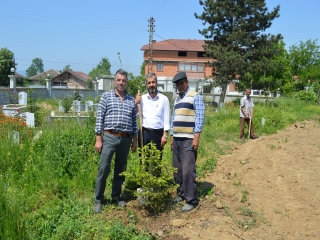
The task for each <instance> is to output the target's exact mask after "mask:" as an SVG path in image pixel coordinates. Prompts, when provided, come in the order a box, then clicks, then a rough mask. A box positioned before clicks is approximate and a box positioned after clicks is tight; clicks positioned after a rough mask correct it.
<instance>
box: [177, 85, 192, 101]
mask: <svg viewBox="0 0 320 240" xmlns="http://www.w3.org/2000/svg"><path fill="white" fill-rule="evenodd" d="M189 90H190V87H188V88H187V90H185V91H184V93H178V94H179V96H180V98H181V99H182V98H184V96H185V95H186V94H187V93H188V92H189Z"/></svg>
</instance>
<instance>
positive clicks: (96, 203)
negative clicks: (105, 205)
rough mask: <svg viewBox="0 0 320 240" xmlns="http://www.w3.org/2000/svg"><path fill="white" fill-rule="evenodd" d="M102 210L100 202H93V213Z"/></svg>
mask: <svg viewBox="0 0 320 240" xmlns="http://www.w3.org/2000/svg"><path fill="white" fill-rule="evenodd" d="M101 210H102V204H101V202H95V203H94V206H93V211H94V213H99V212H101Z"/></svg>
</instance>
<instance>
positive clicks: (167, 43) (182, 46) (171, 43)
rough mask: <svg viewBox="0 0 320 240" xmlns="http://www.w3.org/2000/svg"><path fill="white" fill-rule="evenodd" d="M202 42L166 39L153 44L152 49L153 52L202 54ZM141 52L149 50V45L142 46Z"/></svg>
mask: <svg viewBox="0 0 320 240" xmlns="http://www.w3.org/2000/svg"><path fill="white" fill-rule="evenodd" d="M204 44H205V42H204V40H197V39H168V40H164V41H161V42H155V41H154V42H153V43H152V48H153V50H154V51H157V50H165V51H189V52H204V49H203V45H204ZM141 50H143V51H147V50H149V44H146V45H143V46H142V48H141Z"/></svg>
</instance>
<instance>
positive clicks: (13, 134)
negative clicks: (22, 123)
mask: <svg viewBox="0 0 320 240" xmlns="http://www.w3.org/2000/svg"><path fill="white" fill-rule="evenodd" d="M8 137H9V138H10V139H12V141H13V142H14V143H15V144H19V138H20V136H19V132H17V131H11V132H9V133H8Z"/></svg>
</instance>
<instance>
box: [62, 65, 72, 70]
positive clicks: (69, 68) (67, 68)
mask: <svg viewBox="0 0 320 240" xmlns="http://www.w3.org/2000/svg"><path fill="white" fill-rule="evenodd" d="M65 71H72V69H71V67H70V64H68V65H66V66H65V67H64V68H63V69H62V70H61V72H65Z"/></svg>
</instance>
